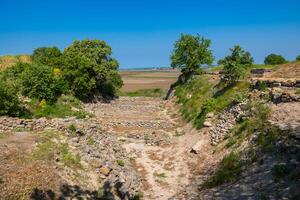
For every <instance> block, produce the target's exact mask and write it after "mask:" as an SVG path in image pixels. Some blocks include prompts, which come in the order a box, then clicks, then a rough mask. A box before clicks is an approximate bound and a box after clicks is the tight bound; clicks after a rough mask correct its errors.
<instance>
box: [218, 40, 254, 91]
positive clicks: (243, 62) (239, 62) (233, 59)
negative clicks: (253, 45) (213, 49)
mask: <svg viewBox="0 0 300 200" xmlns="http://www.w3.org/2000/svg"><path fill="white" fill-rule="evenodd" d="M230 51H231V55H230V56H226V57H225V58H224V59H223V60H221V61H219V63H220V64H222V65H223V66H224V68H223V74H224V77H223V79H222V80H223V81H224V82H227V83H228V84H229V85H230V84H233V83H235V82H236V81H238V80H239V79H240V78H243V76H244V75H245V74H246V69H247V68H249V67H250V66H251V65H252V64H253V61H254V60H253V58H252V56H251V54H250V53H249V52H247V51H244V50H243V49H242V48H241V47H240V46H238V45H236V46H234V48H232V49H230Z"/></svg>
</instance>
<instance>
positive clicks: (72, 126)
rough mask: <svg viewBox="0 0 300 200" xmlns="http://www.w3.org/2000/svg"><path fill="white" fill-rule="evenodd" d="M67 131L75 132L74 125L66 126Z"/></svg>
mask: <svg viewBox="0 0 300 200" xmlns="http://www.w3.org/2000/svg"><path fill="white" fill-rule="evenodd" d="M68 129H69V131H71V132H72V133H75V132H76V130H77V129H76V126H75V125H74V124H71V125H70V126H69V127H68Z"/></svg>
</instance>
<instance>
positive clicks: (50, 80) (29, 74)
mask: <svg viewBox="0 0 300 200" xmlns="http://www.w3.org/2000/svg"><path fill="white" fill-rule="evenodd" d="M20 82H21V87H22V93H23V95H26V96H28V97H30V98H37V99H39V100H42V99H45V100H47V101H48V102H50V103H51V102H54V101H56V100H57V97H58V96H60V95H61V94H62V93H64V92H65V91H66V90H67V86H66V83H65V82H64V81H63V79H62V76H61V75H60V74H58V73H55V72H54V69H53V68H52V67H49V66H45V65H38V64H32V65H30V66H29V67H26V68H25V69H24V71H23V72H22V74H21V75H20Z"/></svg>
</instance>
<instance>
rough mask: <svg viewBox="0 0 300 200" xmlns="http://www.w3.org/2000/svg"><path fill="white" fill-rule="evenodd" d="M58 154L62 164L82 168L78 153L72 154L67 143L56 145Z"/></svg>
mask: <svg viewBox="0 0 300 200" xmlns="http://www.w3.org/2000/svg"><path fill="white" fill-rule="evenodd" d="M58 149H59V151H60V154H61V159H62V162H63V163H64V165H66V166H68V167H76V168H82V165H81V163H80V160H81V158H80V156H79V154H76V155H73V154H72V153H71V152H70V151H69V148H68V144H66V143H64V144H61V145H60V146H59V147H58Z"/></svg>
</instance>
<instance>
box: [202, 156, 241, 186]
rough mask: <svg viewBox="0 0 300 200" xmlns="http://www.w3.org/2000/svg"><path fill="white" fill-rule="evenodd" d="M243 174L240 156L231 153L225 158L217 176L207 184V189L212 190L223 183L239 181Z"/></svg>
mask: <svg viewBox="0 0 300 200" xmlns="http://www.w3.org/2000/svg"><path fill="white" fill-rule="evenodd" d="M241 174H242V162H241V161H240V158H239V155H238V154H237V153H235V152H231V153H230V154H229V155H226V156H224V158H223V159H222V161H221V164H220V166H219V169H218V171H217V172H216V174H215V175H214V176H213V177H212V178H211V179H209V180H207V181H206V182H205V184H204V185H205V186H206V187H207V188H212V187H215V186H218V185H222V184H223V183H229V182H233V181H236V180H238V179H239V177H240V175H241Z"/></svg>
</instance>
